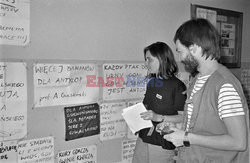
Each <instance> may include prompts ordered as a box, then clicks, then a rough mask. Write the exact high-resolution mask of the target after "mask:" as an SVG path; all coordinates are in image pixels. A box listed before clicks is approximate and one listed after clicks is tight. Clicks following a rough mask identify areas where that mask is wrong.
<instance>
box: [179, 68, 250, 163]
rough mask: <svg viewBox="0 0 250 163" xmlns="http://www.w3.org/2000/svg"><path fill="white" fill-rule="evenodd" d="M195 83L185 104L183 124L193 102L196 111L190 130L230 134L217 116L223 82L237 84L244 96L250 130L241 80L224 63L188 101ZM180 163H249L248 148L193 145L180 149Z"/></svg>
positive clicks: (201, 132) (199, 132)
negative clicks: (229, 149) (237, 149)
mask: <svg viewBox="0 0 250 163" xmlns="http://www.w3.org/2000/svg"><path fill="white" fill-rule="evenodd" d="M194 83H195V80H194V82H193V83H192V84H191V85H190V88H189V90H188V98H187V101H186V104H185V113H184V114H185V115H184V117H185V119H184V126H186V123H187V116H186V114H187V105H188V103H190V102H191V103H193V105H194V110H193V114H192V116H191V121H190V128H189V132H191V133H194V134H199V135H208V136H209V135H222V134H226V133H227V129H226V126H225V125H224V123H223V121H222V120H221V119H220V118H219V115H218V96H219V91H220V88H221V86H222V85H223V84H226V83H230V84H232V85H233V86H234V88H235V89H236V91H237V92H238V93H239V96H240V97H241V101H242V105H243V108H244V112H245V114H246V121H247V125H248V133H249V113H248V106H247V103H246V99H245V96H244V94H243V90H242V87H241V84H240V82H239V81H238V79H237V78H236V77H235V76H234V75H233V74H232V73H231V72H230V71H229V70H228V69H227V68H225V67H224V66H222V65H220V66H219V68H218V69H217V70H216V71H215V72H214V73H213V74H212V75H211V76H210V77H209V78H208V80H207V81H206V83H205V84H204V85H203V87H202V88H201V90H199V91H198V92H196V93H195V94H194V96H193V99H192V100H188V99H189V97H190V94H191V92H192V89H193V87H194ZM179 157H180V159H181V160H182V161H181V160H179V162H185V163H208V162H213V163H248V162H249V147H248V146H247V150H246V151H244V152H239V151H224V150H217V149H211V148H205V147H201V146H197V145H191V147H189V148H183V149H182V150H181V151H180V155H179Z"/></svg>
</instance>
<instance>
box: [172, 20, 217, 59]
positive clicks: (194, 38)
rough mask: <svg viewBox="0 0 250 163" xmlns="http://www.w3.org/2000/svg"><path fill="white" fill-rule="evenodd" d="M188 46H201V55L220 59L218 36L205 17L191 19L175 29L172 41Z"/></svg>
mask: <svg viewBox="0 0 250 163" xmlns="http://www.w3.org/2000/svg"><path fill="white" fill-rule="evenodd" d="M177 40H179V41H180V42H181V44H183V45H184V46H186V47H187V48H189V47H190V46H191V45H194V44H196V45H198V46H200V47H201V48H202V53H203V54H202V56H204V55H205V56H206V59H207V58H208V57H211V59H215V60H219V59H220V37H219V33H218V31H217V30H216V29H215V27H214V26H213V25H212V24H211V23H210V22H209V21H208V20H206V19H201V18H198V19H191V20H189V21H186V22H185V23H183V24H182V25H181V26H180V27H179V28H178V29H177V31H176V33H175V36H174V42H175V43H176V41H177Z"/></svg>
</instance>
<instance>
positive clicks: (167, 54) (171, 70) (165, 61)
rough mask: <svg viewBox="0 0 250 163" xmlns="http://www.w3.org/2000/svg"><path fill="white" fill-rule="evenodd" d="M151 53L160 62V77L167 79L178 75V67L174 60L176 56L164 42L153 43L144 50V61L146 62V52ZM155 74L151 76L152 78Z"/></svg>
mask: <svg viewBox="0 0 250 163" xmlns="http://www.w3.org/2000/svg"><path fill="white" fill-rule="evenodd" d="M147 51H149V52H150V53H151V55H152V56H153V57H156V58H157V59H158V60H159V63H160V66H159V70H158V74H156V75H157V76H158V77H159V76H160V77H162V78H164V79H167V78H169V77H171V76H173V75H176V73H178V66H177V64H176V61H175V59H174V54H173V52H172V50H171V49H170V47H169V46H168V45H167V44H166V43H164V42H156V43H153V44H151V45H149V46H147V47H146V48H144V59H145V60H146V52H147ZM152 75H153V74H149V77H152Z"/></svg>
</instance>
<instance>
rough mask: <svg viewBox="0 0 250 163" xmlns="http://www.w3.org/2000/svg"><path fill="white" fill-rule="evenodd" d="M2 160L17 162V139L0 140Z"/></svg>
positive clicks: (11, 162)
mask: <svg viewBox="0 0 250 163" xmlns="http://www.w3.org/2000/svg"><path fill="white" fill-rule="evenodd" d="M0 162H1V163H16V162H17V141H5V142H0Z"/></svg>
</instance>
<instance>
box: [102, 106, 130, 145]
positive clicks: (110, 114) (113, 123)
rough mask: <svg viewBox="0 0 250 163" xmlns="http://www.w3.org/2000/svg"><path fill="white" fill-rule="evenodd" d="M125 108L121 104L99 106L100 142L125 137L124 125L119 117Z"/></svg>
mask: <svg viewBox="0 0 250 163" xmlns="http://www.w3.org/2000/svg"><path fill="white" fill-rule="evenodd" d="M125 107H126V104H125V103H123V102H119V103H104V104H101V105H100V108H101V110H100V115H101V117H100V124H101V125H100V128H101V132H100V140H110V139H115V138H122V137H125V135H126V123H125V121H124V119H123V117H122V115H121V112H122V109H124V108H125Z"/></svg>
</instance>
